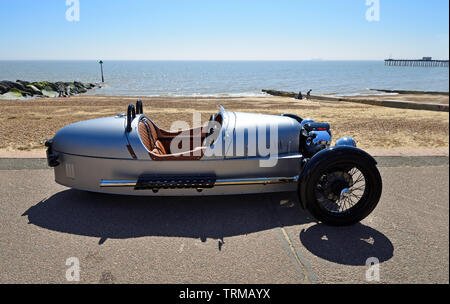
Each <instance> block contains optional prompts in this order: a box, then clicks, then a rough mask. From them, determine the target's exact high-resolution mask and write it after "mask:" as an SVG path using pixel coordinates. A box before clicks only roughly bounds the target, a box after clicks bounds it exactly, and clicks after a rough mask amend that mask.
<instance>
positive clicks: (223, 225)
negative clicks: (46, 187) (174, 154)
mask: <svg viewBox="0 0 450 304" xmlns="http://www.w3.org/2000/svg"><path fill="white" fill-rule="evenodd" d="M23 216H27V217H28V221H29V224H33V225H36V226H39V227H42V228H45V229H49V230H53V231H58V232H63V233H69V234H75V235H83V236H89V237H97V238H99V239H100V241H99V244H103V243H104V242H105V241H106V240H107V239H128V238H138V237H147V236H161V237H185V238H186V237H187V238H196V239H200V240H202V241H206V240H207V239H208V238H209V239H215V240H218V241H219V246H218V247H219V249H220V248H221V244H222V243H223V240H224V238H226V237H233V236H239V235H246V234H250V233H255V232H259V231H265V230H269V229H273V228H277V227H281V226H284V227H290V226H296V225H302V224H308V223H313V222H314V219H313V218H312V217H311V216H310V214H309V213H308V212H307V211H303V210H302V209H301V207H300V206H299V203H298V200H297V196H296V194H295V193H278V194H277V193H275V194H258V195H238V196H211V197H130V196H120V195H106V194H97V193H90V192H84V191H78V190H65V191H62V192H59V193H56V194H55V195H53V196H51V197H50V198H48V199H45V200H43V201H41V202H39V203H37V204H36V205H34V206H32V207H31V208H30V209H28V210H27V211H25V213H24V214H23ZM361 227H365V226H362V225H356V226H353V227H348V228H339V229H338V228H333V227H327V226H324V225H314V226H312V227H310V228H309V229H308V230H307V231H306V232H302V233H301V235H300V238H301V241H302V243H303V245H304V246H305V247H306V248H307V249H308V250H309V251H311V252H312V253H314V254H316V255H318V256H320V257H323V258H325V259H330V260H332V261H335V262H338V263H339V262H343V263H345V264H348V260H346V259H342V258H339V257H338V258H336V257H335V256H334V255H333V253H331V252H330V253H327V252H328V251H330V250H331V251H334V250H337V251H338V252H339V246H340V245H339V242H341V241H342V242H343V244H342V248H343V250H347V254H348V255H350V256H349V259H350V260H351V255H352V254H353V253H356V252H355V251H356V250H359V251H360V250H361V249H362V246H361V244H357V242H356V241H353V240H357V239H361V238H364V239H366V238H370V236H372V237H373V239H375V243H374V246H372V248H375V247H376V248H378V245H380V244H381V245H383V248H384V249H385V247H386V246H385V244H386V243H389V244H390V242H389V240H387V239H386V237H385V236H384V235H383V234H381V233H380V232H378V231H376V230H373V229H371V228H369V227H365V228H361ZM341 229H346V230H341ZM339 231H343V232H342V233H343V234H344V235H341V233H340V232H339ZM323 233H326V234H328V235H329V236H330V237H329V242H328V243H327V245H324V242H323V240H322V239H321V237H322V235H323ZM345 235H346V236H345ZM350 235H352V236H350ZM355 244H356V245H357V247H353V248H352V247H348V248H347V246H355ZM391 246H392V245H391ZM335 247H336V248H335ZM384 249H380V250H382V251H383V252H384ZM322 250H325V251H324V252H322ZM377 250H378V249H375V251H377ZM373 256H377V255H373ZM382 256H385V257H387V256H388V254H385V255H382ZM391 256H392V254H391ZM364 262H365V261H364ZM358 263H359V261H358V262H357V263H356V264H358ZM350 264H355V263H350Z"/></svg>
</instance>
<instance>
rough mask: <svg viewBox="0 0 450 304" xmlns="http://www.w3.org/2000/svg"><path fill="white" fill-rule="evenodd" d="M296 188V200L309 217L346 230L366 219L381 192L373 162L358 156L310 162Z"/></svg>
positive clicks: (334, 157) (330, 155)
mask: <svg viewBox="0 0 450 304" xmlns="http://www.w3.org/2000/svg"><path fill="white" fill-rule="evenodd" d="M309 172H310V173H309V174H308V176H307V178H305V180H303V181H302V183H301V186H300V190H299V191H301V193H300V197H301V200H302V201H303V203H304V205H305V207H306V208H307V209H308V210H309V211H310V212H311V214H312V215H313V216H314V217H315V218H316V219H317V220H319V221H321V222H323V223H324V224H327V225H331V226H348V225H353V224H355V223H358V222H360V221H361V220H363V219H364V218H366V217H367V216H368V215H369V214H370V213H371V212H372V211H373V210H374V209H375V207H376V206H377V204H378V202H379V200H380V197H381V192H382V180H381V176H380V172H379V171H378V169H377V167H376V163H375V162H374V161H370V159H369V158H368V157H364V156H363V155H361V154H360V153H348V154H342V153H332V151H330V153H329V155H328V156H327V157H325V158H324V157H322V158H321V159H320V160H319V161H316V162H314V164H313V165H312V167H311V168H309Z"/></svg>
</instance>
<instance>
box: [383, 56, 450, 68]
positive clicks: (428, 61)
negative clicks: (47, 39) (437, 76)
mask: <svg viewBox="0 0 450 304" xmlns="http://www.w3.org/2000/svg"><path fill="white" fill-rule="evenodd" d="M384 65H386V66H408V67H427V68H436V67H438V68H448V60H433V59H432V58H431V57H423V58H422V59H386V60H384Z"/></svg>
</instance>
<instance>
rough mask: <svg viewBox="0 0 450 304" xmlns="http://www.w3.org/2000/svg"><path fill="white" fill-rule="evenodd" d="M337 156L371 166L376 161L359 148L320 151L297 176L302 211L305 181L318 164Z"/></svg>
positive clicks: (332, 148) (304, 204)
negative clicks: (358, 160)
mask: <svg viewBox="0 0 450 304" xmlns="http://www.w3.org/2000/svg"><path fill="white" fill-rule="evenodd" d="M339 156H340V157H342V158H349V157H357V158H361V159H364V160H365V161H366V162H369V163H371V164H373V165H376V164H377V161H376V160H375V159H374V158H373V157H372V156H371V155H370V154H369V153H367V152H365V151H363V150H361V149H359V148H355V147H351V146H335V147H331V148H328V149H325V150H322V151H320V152H319V153H317V154H316V155H314V156H313V157H312V158H311V159H310V160H309V161H308V162H307V163H306V165H305V167H304V168H303V170H302V172H301V173H300V176H299V182H298V183H299V185H298V187H299V189H298V190H299V200H300V204H301V206H302V207H303V209H306V200H305V198H304V195H303V194H304V193H305V184H306V181H307V180H308V179H309V177H310V175H311V173H312V172H314V170H315V168H316V167H317V165H318V164H320V163H322V162H323V161H326V160H327V159H329V158H330V157H339Z"/></svg>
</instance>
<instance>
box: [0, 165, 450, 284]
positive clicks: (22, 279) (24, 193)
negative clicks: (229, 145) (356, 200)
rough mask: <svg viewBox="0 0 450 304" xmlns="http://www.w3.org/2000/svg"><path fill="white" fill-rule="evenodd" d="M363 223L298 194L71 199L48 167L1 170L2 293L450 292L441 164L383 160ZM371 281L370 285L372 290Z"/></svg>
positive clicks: (75, 195) (445, 180) (78, 194)
mask: <svg viewBox="0 0 450 304" xmlns="http://www.w3.org/2000/svg"><path fill="white" fill-rule="evenodd" d="M378 161H379V164H380V171H381V174H382V177H383V183H384V191H383V196H382V199H381V201H380V203H379V205H378V207H377V209H376V210H375V211H374V212H373V213H372V214H371V215H370V216H369V217H368V218H367V219H365V220H364V221H363V222H362V223H360V224H357V225H354V226H351V227H344V228H336V227H327V226H325V225H322V224H319V223H317V222H316V221H315V220H314V219H313V218H312V217H311V216H310V214H309V213H308V212H307V211H304V210H302V209H301V207H300V206H299V203H298V200H297V197H296V194H295V193H284V194H270V195H242V196H224V197H204V198H158V197H155V198H142V197H123V196H111V195H103V194H93V193H87V192H82V191H76V190H71V189H68V188H66V187H63V186H60V185H57V184H56V183H55V182H54V176H53V172H52V170H48V169H46V168H45V161H44V160H11V159H2V160H0V202H1V208H0V283H69V284H72V283H74V282H68V281H67V279H66V272H67V270H68V268H69V267H70V266H71V265H73V264H71V265H69V266H68V265H66V261H67V259H69V258H71V257H75V258H77V259H78V261H79V263H80V264H79V265H80V283H294V284H304V283H363V284H364V283H368V282H367V279H366V274H369V275H372V276H371V277H372V278H373V274H374V272H373V270H374V268H371V269H369V266H366V262H367V259H368V258H371V257H375V258H377V259H378V261H379V262H380V264H379V265H378V269H379V279H380V281H379V282H380V283H448V282H449V279H448V278H449V262H448V258H449V226H448V223H449V171H448V170H449V165H448V157H423V158H417V157H416V158H414V157H412V158H408V157H395V158H389V157H385V158H379V159H378ZM369 283H377V281H374V282H369Z"/></svg>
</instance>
